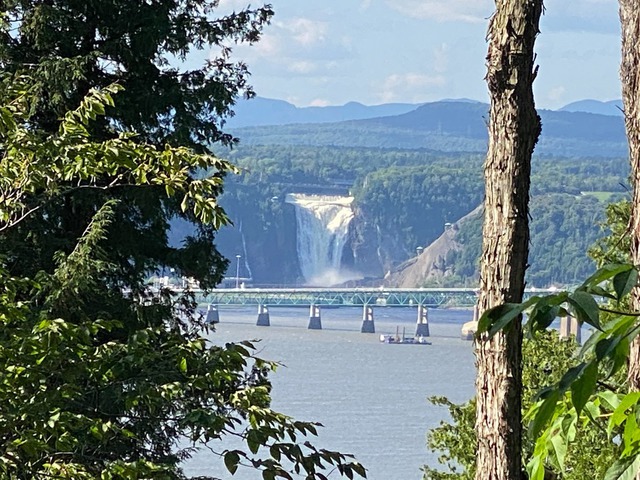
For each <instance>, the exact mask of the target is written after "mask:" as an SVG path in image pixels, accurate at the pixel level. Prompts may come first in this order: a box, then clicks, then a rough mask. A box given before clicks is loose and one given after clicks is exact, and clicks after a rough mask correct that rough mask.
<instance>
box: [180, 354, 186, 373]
mask: <svg viewBox="0 0 640 480" xmlns="http://www.w3.org/2000/svg"><path fill="white" fill-rule="evenodd" d="M180 371H181V372H182V373H187V359H186V358H184V357H182V360H180Z"/></svg>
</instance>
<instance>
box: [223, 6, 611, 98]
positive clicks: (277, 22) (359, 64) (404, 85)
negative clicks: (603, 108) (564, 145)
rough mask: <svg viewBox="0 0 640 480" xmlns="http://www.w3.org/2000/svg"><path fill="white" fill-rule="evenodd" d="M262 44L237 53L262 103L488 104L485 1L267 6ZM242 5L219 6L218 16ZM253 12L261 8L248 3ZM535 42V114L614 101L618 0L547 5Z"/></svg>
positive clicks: (488, 8) (487, 12)
mask: <svg viewBox="0 0 640 480" xmlns="http://www.w3.org/2000/svg"><path fill="white" fill-rule="evenodd" d="M269 3H271V5H272V6H273V9H274V10H275V16H274V18H273V21H272V23H271V25H269V26H268V27H266V29H265V33H264V35H263V37H262V39H261V40H260V42H258V43H256V44H254V45H252V46H237V47H235V50H234V57H235V58H236V59H242V60H244V61H246V63H247V64H248V66H249V70H250V71H251V73H252V77H251V81H250V83H251V84H252V85H253V87H254V89H255V91H256V93H257V94H258V95H259V96H261V97H267V98H276V99H281V100H286V101H288V102H291V103H293V104H295V105H297V106H310V105H316V106H324V105H342V104H345V103H347V102H350V101H356V102H360V103H363V104H365V105H377V104H381V103H391V102H403V103H424V102H432V101H437V100H442V99H452V98H469V99H472V100H479V101H487V100H488V96H487V93H486V91H487V87H486V84H485V82H484V75H485V70H486V68H485V56H486V49H487V43H486V39H485V37H486V31H487V25H488V19H489V17H490V15H491V14H492V12H493V11H494V9H495V4H494V2H493V0H270V2H269ZM247 5H248V2H247V0H221V2H220V8H221V9H222V11H225V9H226V10H228V11H230V10H231V9H236V10H238V9H241V8H244V7H246V6H247ZM252 5H253V6H257V5H260V3H255V2H253V3H252ZM540 30H541V33H540V35H539V36H538V39H537V41H536V53H537V64H538V65H539V72H538V77H537V79H536V81H535V84H534V93H535V96H536V104H537V106H538V107H539V108H551V109H556V108H559V107H562V106H563V105H566V104H567V103H570V102H573V101H576V100H581V99H586V98H589V99H596V100H603V101H606V100H613V99H617V98H620V85H619V78H618V70H619V61H620V26H619V20H618V11H617V1H616V0H546V1H545V13H544V15H543V17H542V19H541V24H540Z"/></svg>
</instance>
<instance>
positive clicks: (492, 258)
mask: <svg viewBox="0 0 640 480" xmlns="http://www.w3.org/2000/svg"><path fill="white" fill-rule="evenodd" d="M541 13H542V0H496V12H495V14H494V15H493V17H492V18H491V21H490V24H489V32H488V39H489V51H488V54H487V83H488V86H489V93H490V96H491V110H490V123H489V151H488V153H487V159H486V162H485V167H484V169H485V189H486V194H485V195H486V196H485V203H484V207H485V208H484V211H485V214H484V215H485V216H484V225H483V247H482V258H481V267H480V275H481V280H480V298H479V306H480V313H482V312H484V311H486V310H487V309H489V308H492V307H495V306H497V305H500V304H503V303H506V302H520V301H521V300H522V294H523V291H524V274H525V269H526V266H527V256H528V247H529V245H528V244H529V224H528V215H529V210H528V209H529V184H530V172H531V155H532V153H533V149H534V147H535V144H536V142H537V140H538V136H539V135H540V128H541V127H540V117H538V115H537V113H536V110H535V104H534V100H533V89H532V85H533V80H534V78H535V76H536V74H535V72H534V70H533V64H534V44H535V39H536V36H537V34H538V23H539V20H540V15H541ZM521 346H522V328H521V324H520V322H519V321H516V322H514V323H513V325H512V326H511V327H510V328H509V329H507V330H506V331H504V332H500V333H498V334H497V335H496V336H495V337H493V338H492V339H491V340H488V339H487V338H486V336H483V337H480V338H479V339H478V340H477V341H476V344H475V347H476V365H477V368H478V376H477V380H476V395H477V410H476V433H477V436H478V455H477V463H476V466H477V469H476V479H477V480H517V479H519V478H521V477H522V459H521V436H522V434H521V430H522V429H521V416H522V413H521V391H522V385H521V368H522V367H521Z"/></svg>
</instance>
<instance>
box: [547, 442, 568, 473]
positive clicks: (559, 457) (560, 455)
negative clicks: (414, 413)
mask: <svg viewBox="0 0 640 480" xmlns="http://www.w3.org/2000/svg"><path fill="white" fill-rule="evenodd" d="M550 442H551V445H552V447H553V452H554V456H555V460H556V462H557V464H558V467H560V470H561V471H564V465H565V463H564V460H565V458H566V456H567V444H566V442H565V440H564V438H563V437H562V436H561V435H552V436H551V439H550Z"/></svg>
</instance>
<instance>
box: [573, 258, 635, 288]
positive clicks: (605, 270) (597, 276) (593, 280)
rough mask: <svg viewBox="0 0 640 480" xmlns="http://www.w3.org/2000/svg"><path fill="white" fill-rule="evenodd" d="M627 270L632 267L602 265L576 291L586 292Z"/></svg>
mask: <svg viewBox="0 0 640 480" xmlns="http://www.w3.org/2000/svg"><path fill="white" fill-rule="evenodd" d="M629 268H633V267H632V266H631V265H629V264H626V263H610V264H607V265H604V266H603V267H600V268H599V269H598V270H596V272H595V273H594V274H593V275H591V276H590V277H589V278H587V279H586V280H585V281H584V282H583V283H582V285H581V286H580V287H579V288H578V290H588V289H589V288H591V287H595V286H597V285H599V284H601V283H602V282H604V281H606V280H609V279H610V278H612V277H615V276H616V275H617V274H619V273H621V272H625V271H627V270H628V269H629Z"/></svg>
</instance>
